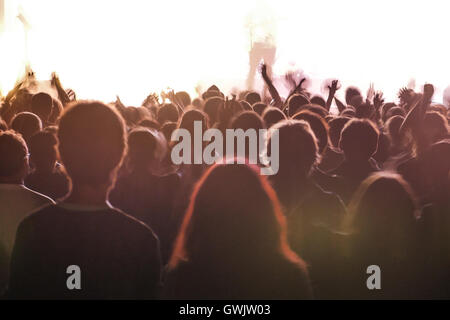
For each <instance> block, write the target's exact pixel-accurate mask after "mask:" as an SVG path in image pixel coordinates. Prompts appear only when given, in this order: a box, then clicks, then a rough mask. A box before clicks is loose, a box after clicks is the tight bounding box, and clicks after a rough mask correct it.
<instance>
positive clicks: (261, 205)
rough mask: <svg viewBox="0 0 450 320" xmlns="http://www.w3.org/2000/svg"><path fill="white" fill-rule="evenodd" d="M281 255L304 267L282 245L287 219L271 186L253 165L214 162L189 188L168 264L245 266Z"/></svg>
mask: <svg viewBox="0 0 450 320" xmlns="http://www.w3.org/2000/svg"><path fill="white" fill-rule="evenodd" d="M280 254H281V256H282V257H284V258H285V259H288V260H290V261H292V262H295V263H297V264H298V265H300V266H302V267H304V262H303V261H302V260H301V259H300V258H299V257H298V256H297V255H296V254H295V253H293V252H292V251H291V250H290V249H289V246H288V244H287V240H286V222H285V218H284V216H283V214H282V211H281V208H280V204H279V202H278V199H277V196H276V194H275V192H274V190H273V189H272V188H271V187H270V185H269V183H268V182H267V181H266V179H264V177H263V176H261V175H259V171H258V170H257V169H255V168H253V167H250V166H248V165H237V164H236V165H235V164H216V165H214V166H212V167H211V168H210V169H208V171H207V172H206V173H205V174H204V175H203V177H202V178H201V180H200V181H199V182H198V183H197V185H196V187H195V189H194V191H193V193H192V196H191V201H190V204H189V207H188V209H187V212H186V214H185V216H184V220H183V223H182V225H181V228H180V232H179V234H178V237H177V240H176V242H175V248H174V251H173V254H172V257H171V259H170V261H169V268H170V269H173V268H175V267H176V266H177V265H178V264H179V263H180V262H181V261H189V262H191V263H193V264H197V265H198V264H201V265H205V266H211V267H212V266H215V267H220V268H227V266H230V265H234V264H236V263H239V264H242V266H245V265H246V264H247V263H246V262H248V263H250V262H252V261H253V263H254V262H257V263H259V262H261V259H263V260H264V261H270V260H271V259H272V258H273V257H277V256H278V257H280ZM253 263H252V264H253ZM225 270H226V269H225ZM246 271H251V270H248V267H247V269H246Z"/></svg>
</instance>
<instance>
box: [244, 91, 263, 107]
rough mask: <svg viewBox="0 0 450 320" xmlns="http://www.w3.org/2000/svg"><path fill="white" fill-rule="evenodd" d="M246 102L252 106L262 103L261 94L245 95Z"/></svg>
mask: <svg viewBox="0 0 450 320" xmlns="http://www.w3.org/2000/svg"><path fill="white" fill-rule="evenodd" d="M245 101H247V102H248V103H249V104H250V105H251V106H252V105H254V104H255V103H258V102H261V96H260V95H259V93H257V92H253V91H251V92H249V93H247V94H246V95H245Z"/></svg>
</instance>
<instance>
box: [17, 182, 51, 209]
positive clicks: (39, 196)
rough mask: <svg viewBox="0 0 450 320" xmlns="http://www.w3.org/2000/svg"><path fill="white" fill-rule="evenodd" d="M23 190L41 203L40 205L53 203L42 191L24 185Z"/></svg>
mask: <svg viewBox="0 0 450 320" xmlns="http://www.w3.org/2000/svg"><path fill="white" fill-rule="evenodd" d="M24 190H25V191H26V192H27V193H28V195H29V196H30V197H31V198H32V199H33V200H34V201H36V202H37V203H42V206H44V205H46V204H55V201H53V200H52V199H51V198H50V197H47V196H46V195H43V194H42V193H39V192H36V191H34V190H31V189H29V188H27V187H25V186H24Z"/></svg>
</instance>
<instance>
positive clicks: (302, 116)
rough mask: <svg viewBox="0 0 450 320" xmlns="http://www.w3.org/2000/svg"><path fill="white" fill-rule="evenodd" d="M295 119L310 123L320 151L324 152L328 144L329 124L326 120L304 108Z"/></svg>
mask: <svg viewBox="0 0 450 320" xmlns="http://www.w3.org/2000/svg"><path fill="white" fill-rule="evenodd" d="M293 119H294V120H304V121H306V122H308V123H309V126H310V127H311V130H312V131H313V132H314V135H315V136H316V138H317V145H318V147H319V153H322V152H323V151H324V150H325V148H326V146H327V145H328V124H327V123H326V121H325V120H324V119H323V118H322V117H320V116H319V115H317V114H316V113H313V112H311V111H307V110H303V111H300V112H299V113H297V114H296V115H294V116H293Z"/></svg>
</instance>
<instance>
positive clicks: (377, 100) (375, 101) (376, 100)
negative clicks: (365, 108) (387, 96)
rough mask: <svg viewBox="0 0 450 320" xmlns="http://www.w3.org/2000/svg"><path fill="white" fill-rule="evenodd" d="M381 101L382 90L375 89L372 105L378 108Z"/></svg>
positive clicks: (381, 103) (382, 100)
mask: <svg viewBox="0 0 450 320" xmlns="http://www.w3.org/2000/svg"><path fill="white" fill-rule="evenodd" d="M383 103H384V99H383V92H381V91H377V92H376V93H375V96H374V98H373V106H374V107H375V109H379V108H380V107H381V106H382V105H383Z"/></svg>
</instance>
